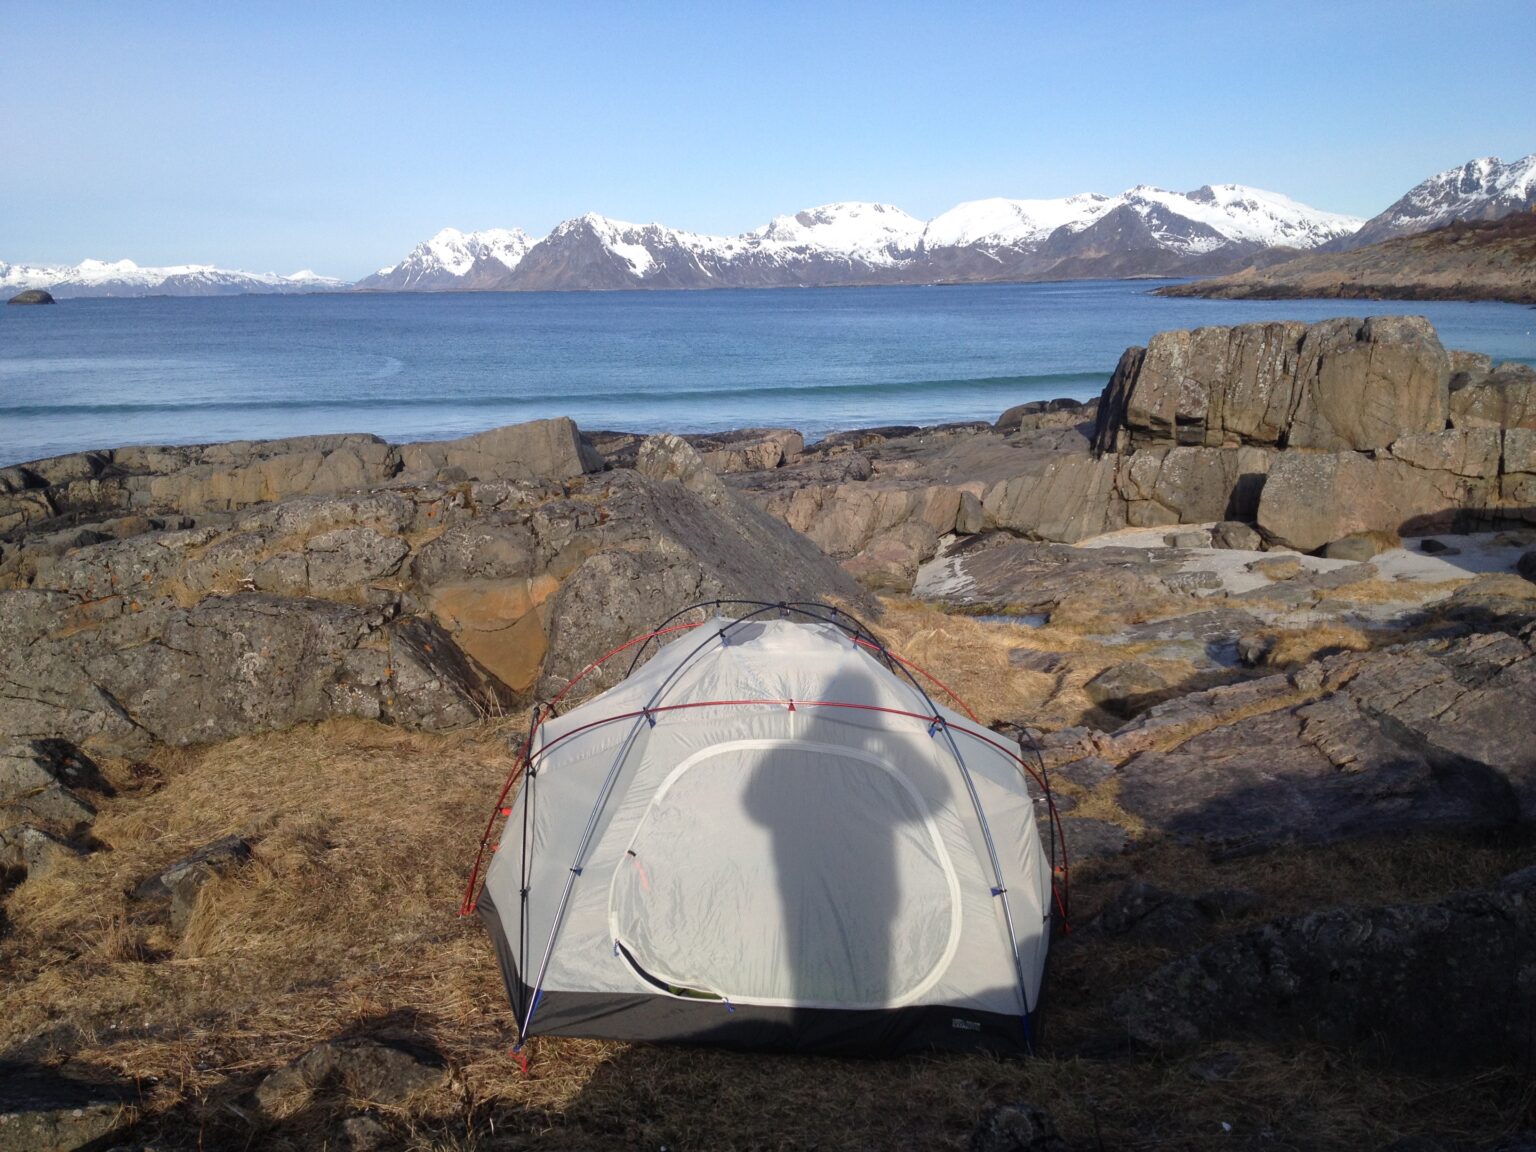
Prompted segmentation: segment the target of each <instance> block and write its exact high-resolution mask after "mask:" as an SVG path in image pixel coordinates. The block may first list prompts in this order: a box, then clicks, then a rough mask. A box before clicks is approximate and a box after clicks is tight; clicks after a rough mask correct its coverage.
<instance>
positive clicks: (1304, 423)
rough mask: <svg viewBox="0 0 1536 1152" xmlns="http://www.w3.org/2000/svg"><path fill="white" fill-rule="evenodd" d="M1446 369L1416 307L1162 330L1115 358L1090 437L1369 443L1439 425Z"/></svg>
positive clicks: (1103, 445) (1108, 447) (1110, 444)
mask: <svg viewBox="0 0 1536 1152" xmlns="http://www.w3.org/2000/svg"><path fill="white" fill-rule="evenodd" d="M1450 375H1451V373H1450V358H1449V356H1448V355H1447V354H1446V351H1445V349H1444V348H1443V347H1442V346H1441V344H1440V341H1439V339H1438V337H1437V336H1436V335H1435V331H1434V329H1433V328H1432V327H1431V326H1430V324H1429V322H1428V321H1427V320H1424V319H1423V318H1421V317H1404V316H1386V317H1382V316H1376V317H1371V318H1369V319H1367V320H1364V321H1361V320H1356V319H1337V320H1325V321H1323V322H1321V323H1318V324H1313V325H1310V326H1308V325H1303V324H1299V323H1293V322H1292V323H1271V324H1243V325H1238V326H1236V327H1231V328H1199V329H1195V330H1194V331H1176V332H1160V333H1158V334H1157V335H1156V336H1154V337H1153V338H1152V340H1151V341H1150V342H1149V343H1148V345H1147V347H1146V348H1145V349H1136V348H1133V349H1129V350H1127V352H1126V354H1125V355H1124V356H1123V357H1122V358H1121V360H1120V364H1119V366H1118V367H1117V368H1116V370H1115V374H1114V376H1113V377H1112V378H1111V380H1110V382H1109V384H1108V386H1107V387H1106V388H1105V391H1104V396H1103V397H1102V398H1101V400H1100V403H1099V410H1098V424H1097V427H1096V429H1095V434H1094V443H1095V446H1096V448H1097V449H1098V450H1099V451H1100V452H1112V451H1120V450H1124V449H1127V448H1134V447H1139V446H1142V445H1157V444H1186V445H1203V446H1206V447H1221V446H1228V447H1235V446H1237V445H1239V444H1256V445H1262V446H1271V447H1296V448H1316V449H1329V450H1340V449H1345V448H1348V449H1354V450H1357V451H1370V450H1373V449H1377V448H1384V447H1386V446H1387V445H1388V444H1390V443H1392V441H1394V440H1396V439H1397V438H1398V437H1399V436H1402V435H1404V434H1407V433H1412V432H1433V431H1438V430H1440V429H1443V428H1444V427H1445V425H1446V416H1447V414H1448V411H1449V384H1450Z"/></svg>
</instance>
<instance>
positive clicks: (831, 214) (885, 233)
mask: <svg viewBox="0 0 1536 1152" xmlns="http://www.w3.org/2000/svg"><path fill="white" fill-rule="evenodd" d="M924 227H925V225H924V224H923V222H922V221H921V220H916V219H914V218H913V217H911V216H908V215H907V214H906V213H905V212H903V211H902V210H901V209H900V208H893V207H891V205H889V204H869V203H862V202H858V201H854V202H849V203H844V204H823V205H821V206H820V207H819V208H807V209H806V210H805V211H804V212H797V213H795V214H794V215H793V216H775V217H774V218H773V220H771V221H770V222H769V223H768V224H767V225H766V226H764V227H762V228H759V229H757V231H755V232H750V233H748V234H747V236H744V237H742V239H743V240H744V241H745V240H747V239H748V237H751V238H753V239H756V240H757V241H759V246H760V247H761V248H765V249H781V250H788V251H796V250H803V251H809V252H816V253H818V254H823V255H828V254H835V255H838V256H842V257H845V258H847V259H849V260H857V261H862V262H864V263H868V264H871V265H881V264H884V265H891V264H895V263H897V262H898V261H901V260H904V259H908V258H910V257H911V256H912V254H913V253H914V252H915V251H916V249H917V246H918V243H919V242H920V241H921V240H922V237H923V228H924Z"/></svg>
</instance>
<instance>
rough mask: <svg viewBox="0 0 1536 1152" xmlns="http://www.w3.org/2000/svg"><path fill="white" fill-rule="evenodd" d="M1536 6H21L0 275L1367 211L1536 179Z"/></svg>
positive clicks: (7, 103) (1, 140) (17, 0)
mask: <svg viewBox="0 0 1536 1152" xmlns="http://www.w3.org/2000/svg"><path fill="white" fill-rule="evenodd" d="M1533 61H1536V4H1533V3H1532V2H1531V0H1502V2H1501V0H1490V2H1488V3H1477V2H1472V0H1463V2H1452V0H1440V2H1413V0H1393V2H1391V3H1365V2H1360V3H1352V2H1350V0H1328V2H1322V3H1313V2H1310V0H1284V2H1269V0H1251V2H1245V0H1209V2H1203V3H1201V2H1189V3H1158V2H1154V0H1139V2H1135V3H1119V2H1116V0H1093V2H1081V3H1066V2H1063V3H1060V4H1049V5H1048V4H1044V3H1032V2H1025V0H1016V2H1013V3H986V2H978V0H966V2H964V3H958V4H938V3H935V4H932V5H917V4H903V3H899V2H896V0H887V2H884V3H871V4H853V3H848V4H838V3H834V2H830V0H828V2H823V3H805V4H801V3H776V4H754V3H734V2H730V0H723V2H721V0H717V2H714V3H703V4H685V3H666V4H647V3H643V2H638V0H637V2H633V3H587V4H557V3H549V4H541V5H532V4H520V3H485V4H477V3H461V4H454V5H447V4H443V5H438V4H431V3H421V2H419V0H418V2H416V3H412V4H408V5H406V4H401V5H392V4H386V3H383V2H371V3H341V2H334V3H333V2H327V0H306V2H303V3H293V4H289V3H281V2H276V0H258V2H254V3H222V2H215V3H207V2H198V3H192V2H187V3H156V2H153V0H135V2H133V3H120V2H113V3H69V4H51V3H39V2H29V0H0V78H3V86H4V96H3V100H0V165H3V169H0V171H3V175H0V189H3V191H0V259H3V260H10V261H34V262H50V263H74V262H75V261H78V260H80V259H82V258H83V257H86V256H94V257H98V258H103V259H116V258H121V257H128V258H131V259H134V260H137V261H138V262H139V263H141V264H164V263H177V262H191V261H196V262H212V263H217V264H220V265H223V266H226V267H238V268H245V269H248V270H253V271H280V272H289V271H293V270H295V269H298V268H301V267H312V268H314V269H316V270H318V271H320V272H323V273H328V274H331V275H338V276H345V277H348V278H351V277H356V276H359V275H363V274H365V273H367V272H370V271H372V270H373V269H374V268H376V267H378V266H379V265H382V264H386V263H391V262H393V261H394V260H396V259H398V258H399V257H400V256H402V255H403V254H404V253H405V252H406V251H407V250H408V249H409V248H410V247H411V246H412V245H413V244H415V243H416V242H417V241H419V240H422V239H424V238H426V237H427V236H428V235H430V234H431V233H433V232H435V231H436V230H437V229H438V228H440V227H443V226H444V225H449V224H451V225H455V226H457V227H461V228H483V227H490V226H496V225H506V226H510V225H518V226H521V227H523V228H526V229H528V230H529V231H530V232H532V233H534V234H536V235H537V234H542V233H543V232H545V231H547V230H548V229H549V228H550V227H552V226H553V225H554V224H556V223H557V222H559V221H560V220H562V219H564V218H567V217H570V216H575V215H578V214H580V213H582V212H586V211H597V212H602V213H604V214H606V215H609V216H615V217H618V218H620V219H627V220H637V221H650V220H659V221H662V222H664V223H667V224H671V225H674V226H677V227H684V228H691V229H695V230H698V231H712V232H727V233H735V232H740V231H742V230H745V229H747V228H751V227H756V226H758V225H760V224H763V223H765V222H766V221H767V220H768V219H769V218H770V217H771V216H773V215H775V214H777V213H781V212H792V211H795V210H797V209H800V208H804V207H808V206H811V205H814V204H821V203H826V202H828V201H833V200H854V199H857V200H881V201H885V202H888V203H893V204H897V205H899V206H901V207H902V208H904V209H906V210H907V211H908V212H911V213H912V214H913V215H915V216H919V217H929V216H933V215H935V214H937V213H939V212H941V211H943V210H944V209H946V208H949V207H951V206H952V205H954V204H956V203H958V202H959V201H962V200H969V199H977V198H980V197H984V196H1012V197H1036V196H1061V195H1067V194H1070V193H1073V192H1080V191H1089V190H1092V191H1100V192H1106V193H1114V192H1119V191H1122V190H1123V189H1125V188H1127V187H1129V186H1130V185H1132V184H1137V183H1150V184H1157V185H1161V186H1163V187H1167V188H1174V189H1180V190H1185V189H1189V188H1194V187H1197V186H1199V185H1201V184H1204V183H1212V182H1222V181H1236V182H1239V183H1245V184H1252V185H1255V186H1257V187H1261V188H1268V189H1272V190H1275V191H1279V192H1284V193H1286V194H1287V195H1290V196H1293V197H1295V198H1297V199H1299V200H1302V201H1304V202H1306V203H1309V204H1312V205H1315V206H1317V207H1320V208H1328V209H1333V210H1336V211H1344V212H1353V213H1356V214H1359V215H1370V214H1372V213H1374V212H1376V211H1379V210H1380V209H1381V208H1383V207H1385V206H1386V205H1387V204H1388V203H1390V202H1391V201H1392V200H1393V199H1395V198H1396V197H1397V196H1399V195H1400V194H1401V193H1402V192H1404V191H1405V190H1407V188H1409V187H1410V186H1411V185H1413V184H1414V183H1416V182H1418V181H1419V180H1420V179H1422V178H1423V177H1425V176H1427V175H1429V174H1430V173H1432V172H1435V171H1438V170H1440V169H1443V168H1447V167H1450V166H1452V165H1454V164H1459V163H1461V162H1462V161H1464V160H1467V159H1470V158H1471V157H1473V156H1479V155H1489V154H1493V155H1500V156H1502V157H1503V158H1504V159H1506V160H1509V159H1513V158H1515V157H1518V156H1522V155H1526V154H1528V153H1530V152H1532V151H1536V66H1533Z"/></svg>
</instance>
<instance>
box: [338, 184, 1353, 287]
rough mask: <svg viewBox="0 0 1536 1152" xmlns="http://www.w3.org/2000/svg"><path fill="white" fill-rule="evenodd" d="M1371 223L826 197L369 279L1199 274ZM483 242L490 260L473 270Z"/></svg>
mask: <svg viewBox="0 0 1536 1152" xmlns="http://www.w3.org/2000/svg"><path fill="white" fill-rule="evenodd" d="M1361 223H1362V222H1361V221H1360V220H1358V219H1356V218H1355V217H1351V216H1341V215H1338V214H1337V213H1332V212H1321V211H1319V210H1317V209H1315V208H1309V207H1307V206H1306V205H1304V204H1298V203H1296V202H1295V201H1294V200H1290V199H1288V198H1286V197H1284V196H1281V195H1278V194H1276V193H1273V192H1264V191H1260V190H1259V189H1256V188H1246V187H1243V186H1242V185H1239V184H1219V185H1206V186H1205V187H1203V188H1199V189H1197V190H1195V191H1193V192H1166V191H1163V190H1162V189H1159V188H1152V187H1149V186H1147V185H1138V186H1137V187H1135V188H1132V189H1130V190H1129V191H1127V192H1123V193H1121V194H1120V195H1119V196H1103V195H1099V194H1097V193H1085V194H1083V195H1078V196H1069V197H1064V198H1062V199H1058V200H1005V199H992V200H975V201H970V202H968V203H965V204H961V205H958V206H957V207H955V208H952V209H950V210H949V211H948V212H945V213H943V214H942V215H939V216H936V217H934V218H933V219H932V220H928V221H923V220H918V219H916V218H915V217H912V216H909V215H908V214H907V213H905V212H903V211H902V210H901V209H900V208H896V207H893V206H891V205H889V204H872V203H865V202H852V203H841V204H826V205H822V206H821V207H818V208H810V209H807V210H806V211H803V212H798V213H795V214H794V215H792V216H778V217H775V218H774V219H773V220H771V221H770V222H769V223H768V224H766V225H764V226H763V227H761V228H757V229H755V230H753V231H751V232H745V233H743V234H741V235H740V236H710V235H705V234H702V233H698V232H686V231H682V230H680V229H676V228H669V227H667V226H665V225H662V224H644V225H641V224H629V223H625V222H623V221H619V220H611V219H609V218H607V217H605V216H599V215H596V214H591V213H589V214H588V215H586V216H581V217H578V218H577V219H574V220H567V221H565V222H564V223H562V224H560V225H559V226H558V227H556V228H555V229H554V230H553V231H552V232H551V233H550V234H549V235H548V236H546V237H544V238H543V239H542V240H539V241H538V242H537V243H534V244H531V245H529V246H527V247H526V248H523V249H522V250H521V251H519V250H518V249H517V248H516V247H514V246H511V245H507V244H502V245H500V246H497V245H495V244H493V243H492V241H491V239H490V237H491V234H490V233H469V234H464V233H459V232H456V231H453V230H445V231H444V232H440V233H439V234H438V235H436V236H434V237H433V238H432V239H431V240H429V241H427V242H426V243H424V244H421V245H418V246H417V247H416V249H415V250H413V251H412V252H411V253H410V255H409V256H407V257H406V258H405V259H404V260H402V261H401V262H400V263H398V264H394V265H391V266H389V267H387V268H381V269H380V270H379V271H378V272H376V273H374V274H373V275H372V276H369V277H367V278H365V279H363V280H361V281H359V282H358V284H357V287H358V288H360V289H364V290H374V291H400V290H410V289H413V288H421V287H426V286H430V287H432V288H435V289H444V288H449V289H451V288H465V289H468V288H474V289H492V290H502V291H540V290H542V291H559V290H565V289H624V288H778V287H798V286H805V285H829V284H914V283H919V284H926V283H934V282H951V283H954V282H965V283H975V282H985V281H997V280H1014V281H1017V280H1046V279H1053V280H1054V279H1066V278H1083V277H1125V276H1167V275H1174V276H1176V275H1184V274H1191V275H1193V274H1198V273H1205V272H1210V273H1216V272H1221V271H1231V270H1233V269H1235V268H1240V267H1242V266H1244V265H1245V264H1246V263H1247V262H1248V260H1249V258H1251V257H1252V256H1253V255H1254V254H1255V253H1257V252H1260V251H1263V250H1266V249H1269V248H1274V247H1277V246H1285V247H1290V248H1303V249H1310V248H1315V247H1317V246H1318V245H1320V244H1324V243H1327V242H1328V241H1330V240H1336V239H1342V238H1343V237H1346V236H1348V235H1350V234H1351V233H1353V232H1354V231H1355V230H1356V229H1357V228H1359V227H1360V225H1361ZM516 235H518V236H519V237H525V234H524V233H521V232H518V233H516ZM474 249H478V250H479V254H478V255H475V256H474V257H473V259H472V260H470V262H469V263H468V265H467V266H465V264H464V263H463V261H464V258H465V257H466V256H467V255H469V253H470V252H471V251H472V250H474Z"/></svg>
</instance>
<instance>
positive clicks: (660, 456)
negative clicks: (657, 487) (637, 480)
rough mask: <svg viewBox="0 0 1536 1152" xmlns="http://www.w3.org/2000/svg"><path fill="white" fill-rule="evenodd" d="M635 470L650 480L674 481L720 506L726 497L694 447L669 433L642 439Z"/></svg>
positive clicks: (718, 480)
mask: <svg viewBox="0 0 1536 1152" xmlns="http://www.w3.org/2000/svg"><path fill="white" fill-rule="evenodd" d="M635 471H636V472H638V473H640V475H642V476H648V477H650V478H651V479H652V480H675V481H677V482H678V483H679V484H681V485H682V486H683V487H684V488H686V489H688V490H689V491H690V492H693V493H696V494H697V495H699V496H702V497H703V498H704V499H705V500H707V501H709V502H710V503H719V502H721V501H723V500H725V499H726V498H727V495H728V493H727V491H726V487H725V485H724V484H722V483H721V482H720V477H718V476H716V475H715V474H714V473H713V472H711V471H710V469H709V466H708V465H707V464H705V462H704V458H703V457H702V456H700V455H699V454H698V453H697V452H696V451H694V448H693V445H691V444H689V443H688V441H686V440H684V439H683V438H682V437H681V436H674V435H672V433H670V432H663V433H660V434H658V435H656V436H649V437H647V438H646V439H645V442H644V443H642V444H641V445H640V452H639V455H638V456H637V457H636V459H635Z"/></svg>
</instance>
